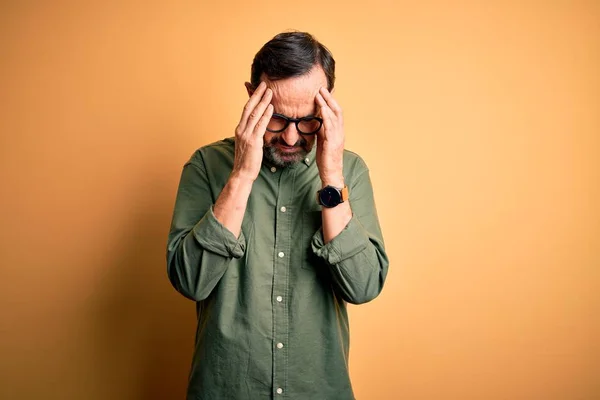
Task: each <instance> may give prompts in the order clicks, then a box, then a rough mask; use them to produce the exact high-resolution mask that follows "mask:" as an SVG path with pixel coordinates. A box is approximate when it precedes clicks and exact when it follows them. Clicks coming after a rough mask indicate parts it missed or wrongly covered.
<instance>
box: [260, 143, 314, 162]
mask: <svg viewBox="0 0 600 400" xmlns="http://www.w3.org/2000/svg"><path fill="white" fill-rule="evenodd" d="M278 144H281V145H284V146H286V145H287V144H286V143H285V142H284V141H283V139H282V138H281V136H273V138H271V140H270V141H269V142H268V143H265V144H264V145H263V154H264V157H265V159H266V160H267V161H269V162H270V163H271V164H273V165H274V166H276V167H279V168H285V167H289V166H292V165H294V164H297V163H299V162H300V161H302V160H304V158H305V157H306V155H307V154H308V153H309V152H310V150H311V149H312V147H309V145H308V142H307V141H306V139H304V138H303V137H302V136H300V138H299V139H298V141H297V142H296V143H295V144H294V148H295V149H296V151H294V152H293V153H288V152H283V151H281V150H280V149H278V148H277V145H278Z"/></svg>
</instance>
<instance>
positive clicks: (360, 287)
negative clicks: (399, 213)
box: [311, 160, 389, 304]
mask: <svg viewBox="0 0 600 400" xmlns="http://www.w3.org/2000/svg"><path fill="white" fill-rule="evenodd" d="M361 163H362V160H361ZM362 165H363V166H364V164H362ZM349 186H350V207H351V208H352V218H351V219H350V221H349V222H348V224H347V225H346V226H345V227H344V229H343V230H342V231H341V232H340V233H339V234H338V235H337V236H336V237H334V238H333V239H332V240H331V241H329V242H328V243H327V244H325V243H324V239H323V230H322V228H320V229H319V230H318V231H317V232H316V233H315V234H314V235H313V237H312V241H311V248H312V251H313V253H314V254H315V255H316V256H318V257H320V258H321V259H323V260H324V261H325V263H326V264H327V265H329V266H330V272H331V276H332V281H333V286H334V289H335V290H336V292H337V293H339V294H340V295H341V297H342V298H343V299H344V300H346V301H347V302H349V303H353V304H362V303H366V302H368V301H371V300H373V299H374V298H375V297H377V296H378V295H379V293H381V290H382V289H383V285H384V283H385V279H386V276H387V271H388V266H389V260H388V257H387V254H386V251H385V246H384V241H383V235H382V232H381V227H380V225H379V219H378V217H377V211H376V208H375V200H374V197H373V188H372V185H371V180H370V177H369V172H368V169H366V166H364V170H363V172H361V173H360V174H358V176H357V177H356V178H355V179H353V180H352V182H351V183H350V185H349Z"/></svg>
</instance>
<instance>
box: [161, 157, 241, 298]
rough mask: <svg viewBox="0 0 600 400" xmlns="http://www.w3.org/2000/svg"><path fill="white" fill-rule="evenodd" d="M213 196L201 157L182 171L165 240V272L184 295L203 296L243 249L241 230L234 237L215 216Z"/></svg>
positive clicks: (205, 296)
mask: <svg viewBox="0 0 600 400" xmlns="http://www.w3.org/2000/svg"><path fill="white" fill-rule="evenodd" d="M214 200H215V199H214V198H213V195H212V190H211V187H210V182H209V178H208V174H207V173H206V169H205V167H204V165H203V162H202V159H201V157H200V156H195V157H193V159H192V160H190V162H188V163H187V164H186V165H185V166H184V167H183V171H182V173H181V179H180V182H179V187H178V190H177V198H176V201H175V209H174V211H173V219H172V221H171V229H170V231H169V237H168V243H167V273H168V276H169V280H170V281H171V284H172V285H173V287H174V288H175V289H176V290H177V291H178V292H179V293H181V294H182V295H184V296H185V297H187V298H189V299H192V300H195V301H201V300H204V299H206V298H207V297H208V296H209V295H210V293H211V292H212V291H213V289H214V288H215V287H216V286H217V284H218V283H219V281H220V279H221V278H222V277H223V275H224V274H225V271H226V270H227V267H228V266H229V264H230V262H231V260H232V259H233V258H240V257H242V256H243V255H244V252H245V249H246V239H245V237H244V234H243V233H240V236H239V237H238V238H236V237H235V236H234V234H233V233H232V232H231V231H229V230H228V229H227V228H225V227H224V226H223V225H222V224H221V223H220V222H219V221H218V220H217V218H216V217H215V214H214V212H213V205H214Z"/></svg>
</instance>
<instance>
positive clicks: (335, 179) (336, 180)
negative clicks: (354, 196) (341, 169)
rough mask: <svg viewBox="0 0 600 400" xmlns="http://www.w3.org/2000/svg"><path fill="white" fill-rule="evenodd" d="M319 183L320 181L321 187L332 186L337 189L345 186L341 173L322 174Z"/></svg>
mask: <svg viewBox="0 0 600 400" xmlns="http://www.w3.org/2000/svg"><path fill="white" fill-rule="evenodd" d="M321 183H322V187H325V186H333V187H336V188H338V189H341V188H343V187H344V186H345V181H344V176H343V175H335V176H323V177H321Z"/></svg>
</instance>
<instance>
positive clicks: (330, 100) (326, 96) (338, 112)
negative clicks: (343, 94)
mask: <svg viewBox="0 0 600 400" xmlns="http://www.w3.org/2000/svg"><path fill="white" fill-rule="evenodd" d="M320 94H321V95H322V96H323V98H324V99H325V101H326V102H327V105H328V106H329V108H331V110H332V111H333V112H334V114H335V115H337V116H338V117H340V116H341V114H342V107H340V105H339V104H338V102H337V101H335V99H334V98H333V95H332V94H331V93H329V91H328V90H327V89H325V88H324V87H322V88H321V90H320Z"/></svg>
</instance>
